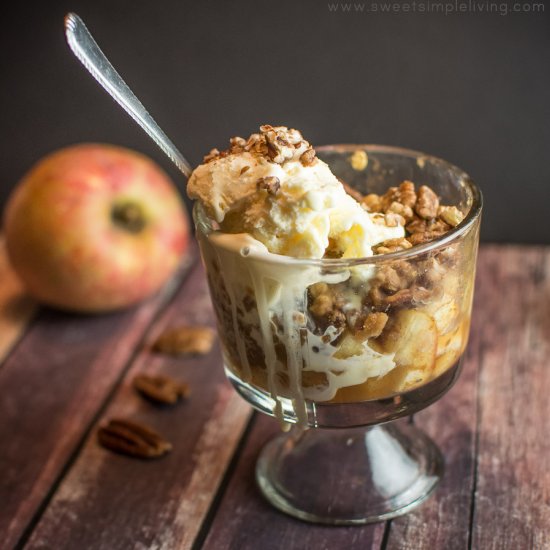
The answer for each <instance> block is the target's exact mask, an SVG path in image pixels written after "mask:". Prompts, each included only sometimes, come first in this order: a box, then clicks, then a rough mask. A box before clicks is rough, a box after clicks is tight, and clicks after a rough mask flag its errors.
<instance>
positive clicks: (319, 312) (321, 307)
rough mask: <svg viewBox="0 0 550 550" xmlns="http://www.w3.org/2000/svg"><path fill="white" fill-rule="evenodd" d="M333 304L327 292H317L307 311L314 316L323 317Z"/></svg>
mask: <svg viewBox="0 0 550 550" xmlns="http://www.w3.org/2000/svg"><path fill="white" fill-rule="evenodd" d="M333 304H334V302H333V300H332V298H331V297H330V296H329V295H328V294H319V295H318V296H316V297H315V299H314V300H313V303H312V304H311V305H310V306H309V311H311V313H313V315H315V316H316V317H324V316H326V315H328V314H329V313H330V312H331V311H332V308H333Z"/></svg>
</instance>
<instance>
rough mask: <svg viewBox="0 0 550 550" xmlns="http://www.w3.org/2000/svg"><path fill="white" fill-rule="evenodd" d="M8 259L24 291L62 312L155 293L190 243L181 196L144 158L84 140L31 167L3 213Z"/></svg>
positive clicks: (121, 303) (110, 306) (106, 307)
mask: <svg viewBox="0 0 550 550" xmlns="http://www.w3.org/2000/svg"><path fill="white" fill-rule="evenodd" d="M4 231H5V236H6V245H7V250H8V255H9V258H10V260H11V263H12V264H13V267H14V269H15V271H16V272H17V274H18V275H19V276H20V277H21V279H22V281H23V282H24V283H25V285H26V287H27V289H28V291H29V293H30V294H31V295H32V296H34V297H35V298H37V299H38V300H40V301H42V302H44V303H46V304H49V305H52V306H55V307H59V308H62V309H67V310H72V311H81V312H102V311H110V310H115V309H118V308H122V307H125V306H129V305H131V304H134V303H136V302H138V301H140V300H142V299H144V298H145V297H147V296H149V295H151V294H152V293H154V292H155V291H157V290H158V289H159V288H160V287H161V286H162V285H163V284H164V283H165V282H166V281H167V280H168V279H169V278H170V276H171V275H172V274H173V273H174V271H175V269H176V267H177V266H178V264H179V262H180V259H181V257H182V255H183V254H184V253H185V251H186V249H187V245H188V241H189V223H188V218H187V215H186V213H185V210H184V207H183V205H182V202H181V199H180V196H179V193H178V191H177V189H176V188H175V187H174V185H173V183H172V182H171V180H170V179H169V178H168V176H167V175H166V174H165V173H164V172H163V171H162V170H161V169H160V168H159V167H158V166H157V165H156V164H155V163H153V162H152V161H151V160H150V159H148V158H147V157H145V156H143V155H141V154H138V153H136V152H134V151H130V150H128V149H124V148H121V147H115V146H112V145H100V144H82V145H75V146H71V147H67V148H65V149H61V150H59V151H57V152H55V153H52V154H51V155H48V156H47V157H45V158H44V159H42V160H41V161H39V162H38V164H36V165H35V166H34V167H33V168H32V169H31V170H30V171H29V172H28V173H27V174H26V175H25V176H24V177H23V179H22V180H21V181H20V182H19V184H18V185H17V187H16V188H15V190H14V191H13V193H12V195H11V196H10V198H9V200H8V204H7V206H6V211H5V216H4Z"/></svg>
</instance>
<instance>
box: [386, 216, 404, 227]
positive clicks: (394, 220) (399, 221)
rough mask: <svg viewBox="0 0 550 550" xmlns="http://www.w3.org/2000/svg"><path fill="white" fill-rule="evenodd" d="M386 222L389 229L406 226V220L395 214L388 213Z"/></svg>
mask: <svg viewBox="0 0 550 550" xmlns="http://www.w3.org/2000/svg"><path fill="white" fill-rule="evenodd" d="M384 220H385V222H386V225H387V226H388V227H397V226H398V225H405V218H404V217H403V216H401V214H396V213H395V212H388V213H387V214H385V215H384Z"/></svg>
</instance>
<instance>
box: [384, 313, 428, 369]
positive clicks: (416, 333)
mask: <svg viewBox="0 0 550 550" xmlns="http://www.w3.org/2000/svg"><path fill="white" fill-rule="evenodd" d="M381 338H382V342H381V343H382V346H383V347H384V349H385V350H386V351H387V352H390V353H391V352H395V357H394V359H395V362H396V363H397V364H398V365H399V366H403V367H407V368H410V369H414V370H425V369H431V368H432V366H433V364H434V360H435V352H436V349H437V329H436V326H435V322H434V320H433V319H432V318H431V317H430V316H429V315H427V314H426V313H423V312H421V311H416V310H414V309H404V310H401V311H399V312H398V313H397V314H396V315H395V317H394V319H393V322H392V324H391V326H390V328H389V330H388V332H387V333H386V331H384V333H382V335H381Z"/></svg>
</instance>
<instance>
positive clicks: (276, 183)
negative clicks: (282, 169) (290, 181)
mask: <svg viewBox="0 0 550 550" xmlns="http://www.w3.org/2000/svg"><path fill="white" fill-rule="evenodd" d="M256 185H257V187H258V189H264V190H265V191H267V192H268V193H269V194H270V195H276V194H277V191H278V190H279V189H280V188H281V181H280V180H279V178H278V177H277V176H265V177H264V178H260V179H259V180H258V181H257V182H256Z"/></svg>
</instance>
